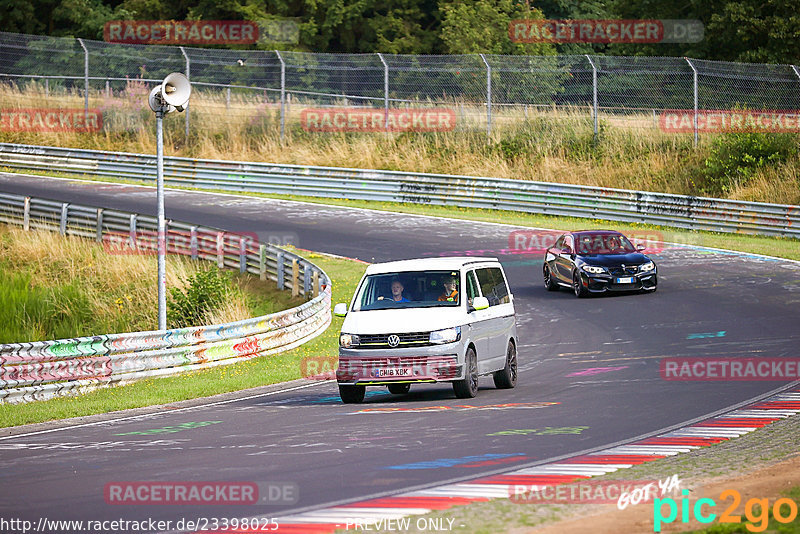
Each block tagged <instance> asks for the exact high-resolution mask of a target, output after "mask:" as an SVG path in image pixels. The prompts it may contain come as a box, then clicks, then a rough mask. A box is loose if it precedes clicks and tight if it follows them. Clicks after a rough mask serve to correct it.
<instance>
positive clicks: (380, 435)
mask: <svg viewBox="0 0 800 534" xmlns="http://www.w3.org/2000/svg"><path fill="white" fill-rule="evenodd" d="M0 191H4V192H9V193H17V194H28V195H32V196H38V197H44V198H51V199H57V200H63V201H69V202H75V203H81V204H88V205H96V206H103V207H107V208H115V209H123V210H130V211H137V212H140V213H148V214H153V215H154V214H155V190H154V189H153V188H145V187H138V186H120V185H109V184H96V183H86V182H72V181H65V180H50V179H46V178H41V177H24V176H21V175H18V174H2V175H0ZM166 213H167V217H168V218H171V219H175V220H181V221H187V222H194V223H198V224H204V225H209V226H215V227H220V228H224V229H227V230H230V231H238V232H257V233H258V234H259V236H262V238H263V239H266V237H264V236H268V235H282V236H291V238H292V240H294V243H295V244H296V245H297V246H299V247H301V248H304V249H309V250H317V251H322V252H329V253H333V254H340V255H344V256H349V257H356V258H359V259H362V260H365V261H369V262H372V261H386V260H395V259H404V258H412V257H419V256H437V255H441V254H445V253H446V254H455V253H456V252H458V251H476V250H484V251H487V252H486V253H485V254H486V255H494V254H495V253H493V252H492V251H500V250H504V249H507V248H508V247H509V234H510V233H511V232H512V231H513V230H514V228H513V227H510V226H504V225H497V224H483V223H475V222H467V221H456V220H448V219H434V218H427V217H421V216H412V215H402V214H392V213H386V212H375V211H367V210H360V209H350V208H336V207H329V206H320V205H313V204H304V203H297V202H288V201H278V200H263V199H254V198H248V197H235V196H227V195H215V194H205V193H196V192H185V191H167V195H166ZM498 222H502V221H498ZM651 256H652V257H653V258H654V259H655V260H656V261H657V263H658V268H659V289H658V292H656V293H654V294H641V295H621V296H608V297H595V298H590V299H576V298H575V297H574V295H572V294H571V293H570V292H568V291H566V290H564V291H560V292H556V293H550V292H547V291H546V290H545V288H544V287H543V284H542V275H541V258H542V255H541V254H540V253H536V254H505V255H500V256H499V257H500V259H501V261H502V262H503V264H504V267H505V269H506V273H507V275H508V277H509V281H510V284H511V288H512V291H513V293H514V296H515V304H516V309H517V324H518V330H519V338H520V347H519V361H520V374H519V381H518V386H517V388H516V389H513V390H504V391H501V390H497V389H495V388H494V386H493V384H492V381H491V378H482V379H481V390H480V392H479V393H478V396H477V397H476V398H475V399H470V400H467V401H464V400H457V399H456V398H455V397H454V395H453V392H452V388H451V387H450V386H449V385H441V386H414V387H412V390H411V394H409V395H407V396H404V397H396V396H393V395H390V394H389V393H388V392H386V390H385V389H382V388H381V389H378V388H369V389H368V390H367V395H368V397H367V399H366V401H365V403H364V404H362V405H343V404H341V403H340V402H339V399H338V394H337V389H336V386H335V384H334V383H331V382H319V383H311V384H310V385H308V386H307V387H302V388H300V389H294V390H291V391H283V392H281V391H276V392H273V393H270V394H266V395H263V396H258V397H250V398H244V399H241V400H237V401H233V402H227V403H223V404H212V405H210V406H206V407H197V408H192V409H186V410H178V411H175V412H170V411H164V412H163V413H158V414H154V415H151V416H147V417H142V418H136V419H125V420H120V421H116V422H107V423H102V424H97V425H91V426H80V427H74V428H67V429H63V430H59V431H56V432H50V433H42V434H31V435H23V436H17V437H11V438H5V439H0V470H2V472H3V480H4V483H3V485H2V490H0V512H1V514H0V515H2V516H3V517H9V516H11V517H16V518H20V519H27V520H30V521H33V522H34V523H36V522H37V521H38V520H39V519H40V518H41V517H43V516H45V517H47V518H48V519H83V520H104V519H106V520H111V519H120V518H123V519H131V520H137V521H140V520H142V519H146V518H154V519H161V520H171V521H173V525H174V524H175V523H174V522H176V521H178V520H180V519H181V518H197V517H217V518H222V517H228V518H233V517H248V516H254V515H267V516H284V515H287V514H288V513H293V512H295V511H301V510H313V509H315V508H320V507H323V506H325V505H330V504H332V503H341V502H346V501H349V500H357V499H365V498H368V497H372V496H378V495H382V494H390V493H394V492H398V491H401V490H407V489H409V488H414V487H420V486H425V485H434V484H438V483H441V482H444V481H452V480H456V479H459V478H468V477H470V478H471V477H475V476H477V475H481V474H486V473H490V472H497V471H501V470H503V469H507V470H511V469H518V468H520V467H522V466H524V465H526V464H529V463H532V462H540V461H545V460H548V459H553V458H556V457H559V456H562V455H568V454H575V453H576V452H579V451H583V450H587V449H591V448H595V447H600V446H603V445H608V444H611V443H616V442H620V441H625V440H630V439H631V438H634V437H637V436H642V435H645V434H648V433H651V432H655V431H657V430H660V429H663V428H665V427H669V426H672V425H677V424H679V423H682V422H685V421H688V420H691V419H694V418H698V417H701V416H703V415H706V414H710V413H712V412H715V411H717V410H720V409H723V408H726V407H729V406H733V405H736V404H737V403H740V402H743V401H746V400H748V399H751V398H753V397H755V396H757V395H760V394H763V393H766V392H768V391H772V390H774V389H776V388H778V387H780V386H781V385H782V384H781V383H780V382H775V381H741V382H679V381H665V380H662V378H661V376H660V373H659V360H660V359H661V358H662V357H665V356H686V357H697V356H717V357H765V358H766V357H777V358H780V357H790V356H796V347H797V346H798V345H800V329H798V327H797V325H798V324H800V306H799V305H798V304H800V264H796V263H791V262H784V261H778V260H773V259H764V258H759V257H754V256H748V255H744V254H734V253H727V252H714V251H710V250H704V249H693V248H684V247H679V246H669V245H667V246H665V247H664V250H662V251H660V252H658V253H656V254H651ZM43 261H46V259H43ZM165 429H166V430H165ZM515 429H516V430H525V432H524V433H505V434H497V433H498V432H504V431H509V430H515ZM117 481H251V482H255V483H257V484H259V485H260V487H263V486H264V485H268V484H270V483H273V484H279V485H283V487H287V488H295V489H296V491H297V492H298V493H297V494H298V496H299V498H298V499H297V500H296V502H290V501H293V499H290V498H288V497H287V498H286V499H285V501H286V502H269V503H264V504H259V505H238V506H237V505H218V506H159V505H136V506H129V505H111V504H107V503H106V501H105V498H104V488H105V487H106V485H107V484H109V483H114V482H117Z"/></svg>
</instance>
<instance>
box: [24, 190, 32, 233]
mask: <svg viewBox="0 0 800 534" xmlns="http://www.w3.org/2000/svg"><path fill="white" fill-rule="evenodd" d="M22 229H23V230H25V231H26V232H27V231H28V230H30V229H31V197H25V205H24V207H23V208H22Z"/></svg>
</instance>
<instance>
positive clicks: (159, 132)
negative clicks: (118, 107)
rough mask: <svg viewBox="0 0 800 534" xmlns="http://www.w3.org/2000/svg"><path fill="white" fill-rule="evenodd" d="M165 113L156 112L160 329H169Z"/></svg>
mask: <svg viewBox="0 0 800 534" xmlns="http://www.w3.org/2000/svg"><path fill="white" fill-rule="evenodd" d="M163 119H164V112H163V111H156V197H157V198H158V231H157V232H156V236H157V237H156V239H157V242H158V254H157V256H158V329H159V330H166V329H167V282H166V271H167V269H166V246H165V245H166V240H165V233H164V230H165V228H166V221H165V219H164V131H163V127H162V122H163Z"/></svg>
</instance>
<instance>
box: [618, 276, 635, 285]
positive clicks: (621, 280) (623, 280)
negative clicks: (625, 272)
mask: <svg viewBox="0 0 800 534" xmlns="http://www.w3.org/2000/svg"><path fill="white" fill-rule="evenodd" d="M633 280H634V278H633V277H632V276H626V277H624V278H617V283H618V284H632V283H633Z"/></svg>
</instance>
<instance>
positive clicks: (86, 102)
mask: <svg viewBox="0 0 800 534" xmlns="http://www.w3.org/2000/svg"><path fill="white" fill-rule="evenodd" d="M78 42H79V43H80V44H81V48H83V124H84V125H86V126H87V127H88V125H89V49H88V48H86V45H85V44H83V39H78Z"/></svg>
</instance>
